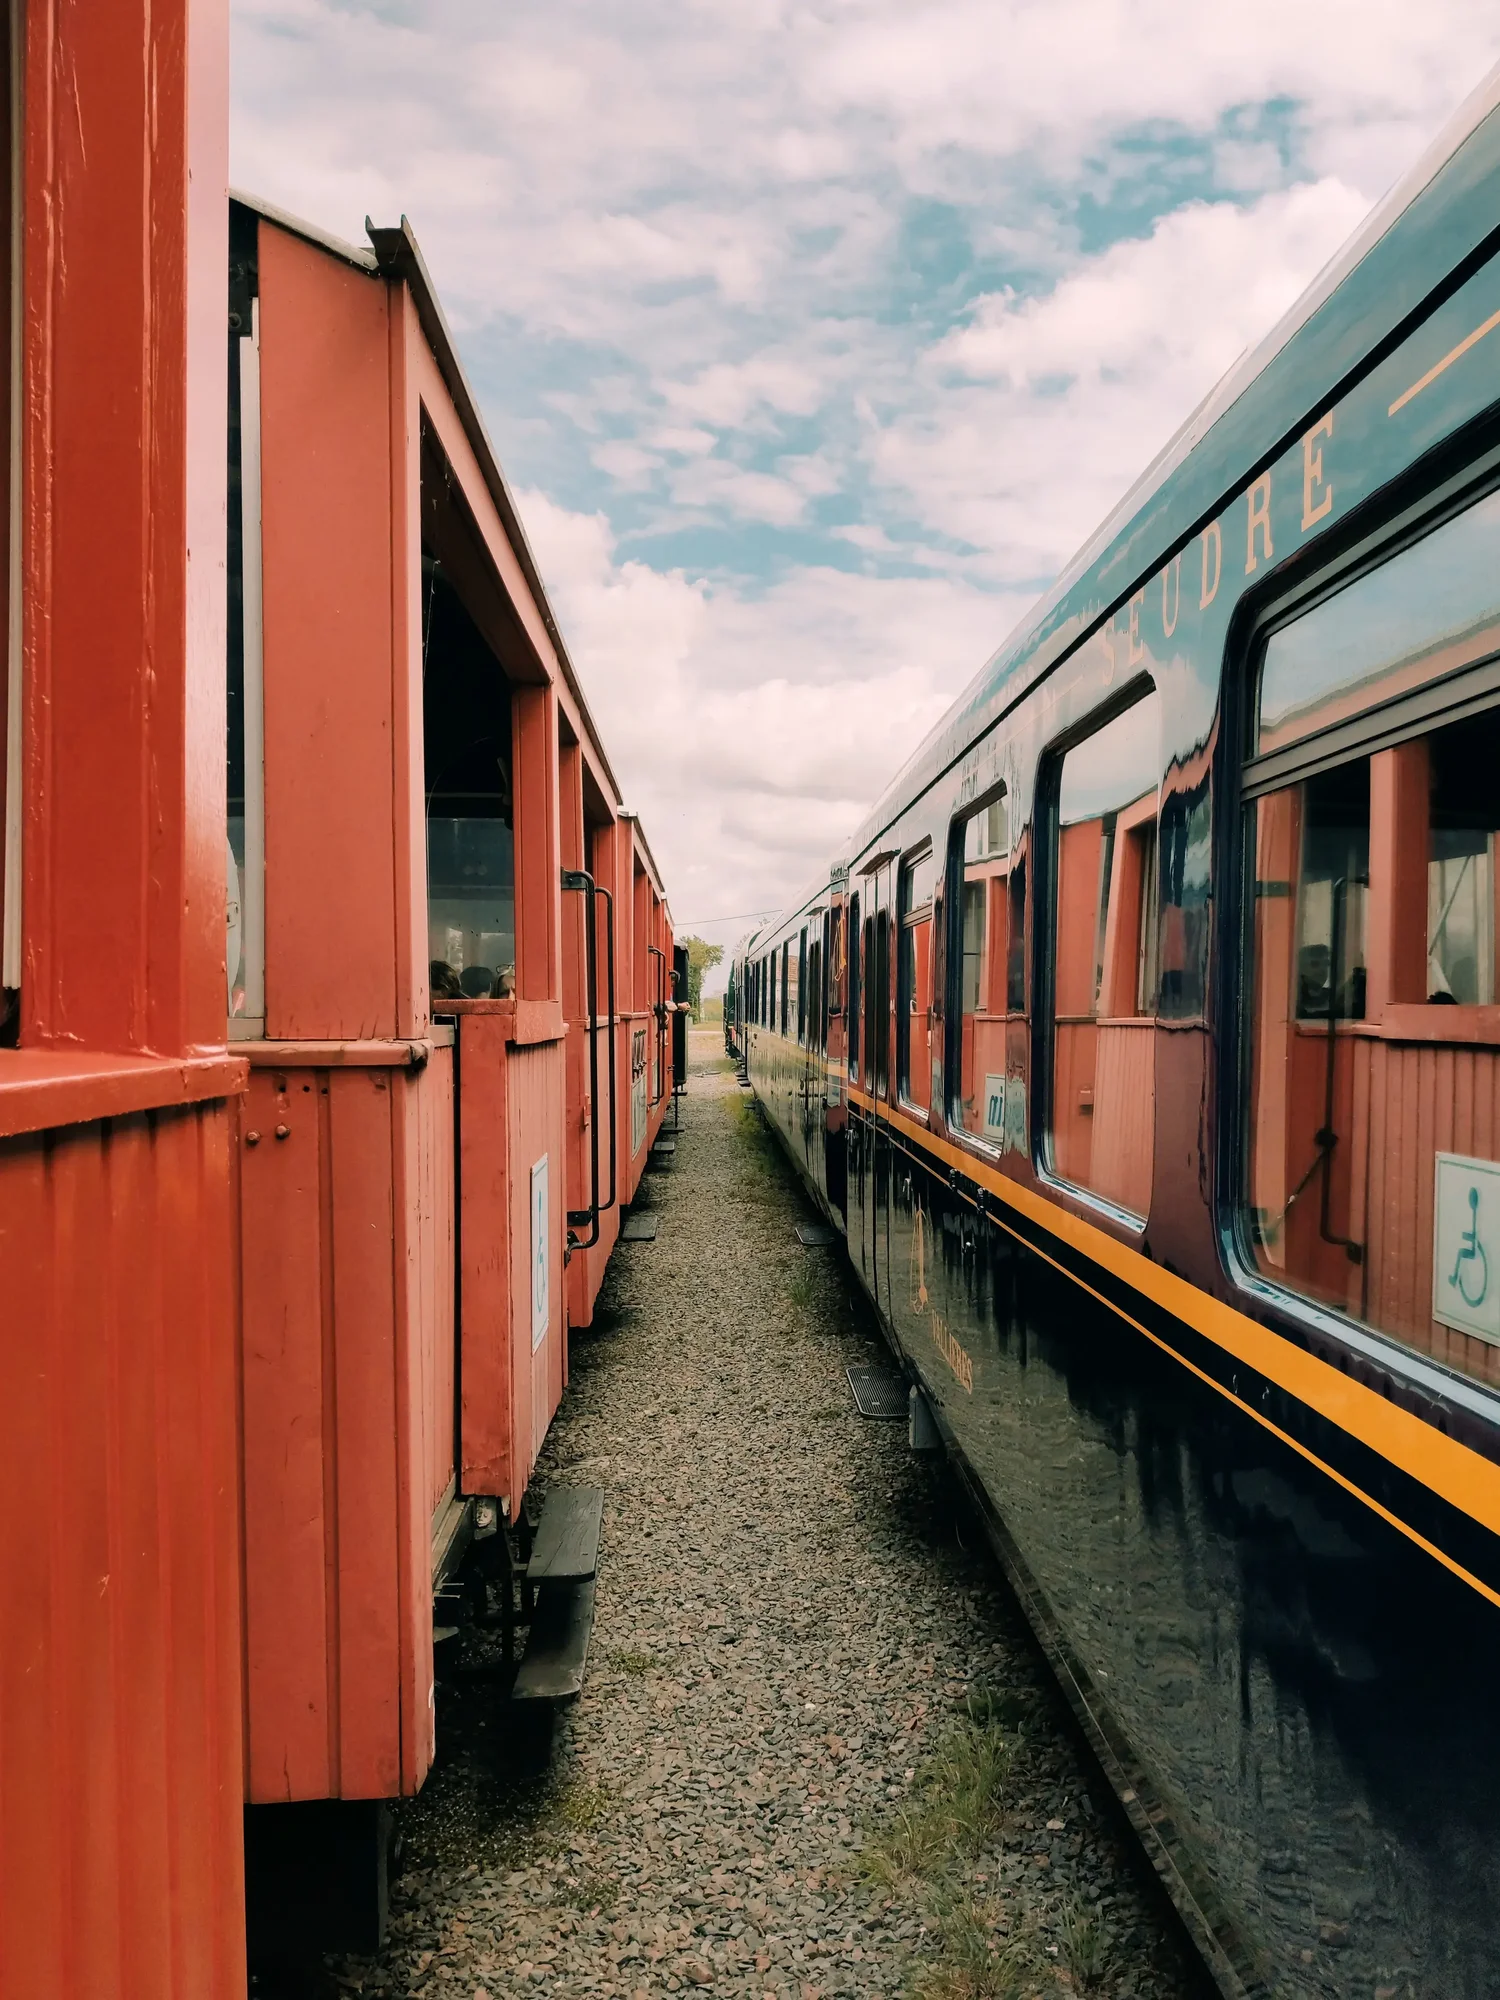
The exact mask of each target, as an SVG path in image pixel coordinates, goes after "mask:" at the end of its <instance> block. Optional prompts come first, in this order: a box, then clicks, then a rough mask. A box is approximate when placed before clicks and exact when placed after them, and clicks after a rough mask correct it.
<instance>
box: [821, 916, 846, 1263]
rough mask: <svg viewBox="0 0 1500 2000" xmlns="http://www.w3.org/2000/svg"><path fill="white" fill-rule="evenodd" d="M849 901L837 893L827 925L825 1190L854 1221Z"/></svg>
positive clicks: (834, 1205) (830, 1201)
mask: <svg viewBox="0 0 1500 2000" xmlns="http://www.w3.org/2000/svg"><path fill="white" fill-rule="evenodd" d="M848 915H849V902H848V898H847V897H846V896H844V895H843V894H841V893H840V892H838V891H835V892H834V895H833V898H832V907H831V908H830V910H829V912H828V914H827V916H826V918H825V919H824V923H825V925H826V936H827V946H826V949H825V959H826V964H827V972H826V974H825V991H824V1005H823V1022H824V1028H823V1044H824V1053H823V1105H824V1111H823V1190H824V1193H825V1194H826V1195H827V1196H828V1205H829V1207H830V1208H835V1209H837V1210H838V1212H839V1214H840V1215H842V1216H843V1218H844V1223H845V1227H846V1228H847V1226H848V1219H849V1165H848V1161H849V1148H848V1105H847V1098H848V1091H847V1088H846V1083H845V1077H846V1068H847V1061H848V1028H847V1000H848V979H849V971H848V957H849V954H848V945H847V936H848V933H847V918H848Z"/></svg>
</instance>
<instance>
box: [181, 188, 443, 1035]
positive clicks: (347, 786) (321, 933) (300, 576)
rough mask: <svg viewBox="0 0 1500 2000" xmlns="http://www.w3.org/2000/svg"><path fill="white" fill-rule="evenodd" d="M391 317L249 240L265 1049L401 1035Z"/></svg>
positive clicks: (352, 274) (294, 255) (346, 270)
mask: <svg viewBox="0 0 1500 2000" xmlns="http://www.w3.org/2000/svg"><path fill="white" fill-rule="evenodd" d="M389 318H390V309H389V305H388V294H387V289H386V286H385V285H384V284H383V283H381V282H380V281H378V280H376V279H374V278H370V277H367V276H365V275H364V274H363V273H361V272H359V271H357V270H355V269H353V268H352V267H351V266H349V265H347V264H345V263H343V262H341V261H340V260H339V259H337V258H335V257H330V256H329V255H328V254H327V253H326V252H324V251H322V250H319V249H317V248H316V247H315V246H313V245H311V244H308V243H304V242H302V241H300V240H299V239H298V238H296V237H293V236H290V235H289V234H287V232H286V231H284V230H281V229H277V228H275V227H274V226H272V225H270V224H262V226H261V230H260V326H261V439H262V443H261V457H262V502H261V508H262V516H263V523H264V525H263V531H262V542H263V566H264V582H263V596H264V626H265V760H266V762H265V769H266V777H265V805H266V1032H267V1034H268V1035H270V1036H271V1037H272V1038H273V1039H274V1038H277V1037H286V1038H288V1039H297V1038H302V1037H308V1036H311V1037H315V1038H324V1039H330V1038H331V1039H344V1038H348V1039H365V1038H368V1037H371V1036H380V1035H394V1034H396V1033H397V1032H398V1028H397V987H398V979H397V970H396V966H397V958H396V953H395V951H394V949H393V946H394V941H395V937H396V867H395V859H394V857H395V855H396V851H397V847H396V843H397V817H396V812H395V761H396V751H395V748H394V742H393V738H394V736H395V733H396V714H395V698H394V688H393V665H392V645H393V641H392V589H393V581H392V559H391V558H392V532H393V530H392V521H391V494H392V486H393V480H392V470H391V463H390V452H391V417H390V398H391V382H390V338H391V336H390V327H389V324H388V322H389ZM401 629H402V633H403V635H404V636H406V637H409V634H408V632H407V624H406V621H405V620H403V624H402V628H401ZM411 675H412V669H411V665H410V656H409V655H406V654H404V653H403V656H402V677H403V683H405V682H409V680H410V678H411ZM404 696H405V687H404V685H403V706H404V708H405V709H406V711H407V712H408V713H409V708H410V704H409V701H406V700H405V699H404ZM417 699H418V700H420V693H419V694H418V696H417ZM407 792H408V793H409V783H408V786H407ZM403 796H406V793H404V794H403ZM401 836H402V838H403V839H409V837H410V835H409V827H408V822H407V821H406V819H405V818H404V817H403V818H402V820H401ZM220 872H221V873H222V867H221V870H220Z"/></svg>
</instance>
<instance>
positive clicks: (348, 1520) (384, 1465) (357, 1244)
mask: <svg viewBox="0 0 1500 2000" xmlns="http://www.w3.org/2000/svg"><path fill="white" fill-rule="evenodd" d="M303 1074H304V1079H305V1077H306V1076H307V1075H308V1074H309V1073H308V1072H304V1073H303ZM310 1074H311V1075H313V1076H315V1077H317V1078H318V1080H319V1082H318V1088H319V1090H320V1092H321V1095H322V1101H323V1103H324V1105H325V1106H326V1126H325V1130H326V1135H327V1137H326V1147H327V1150H326V1164H325V1168H324V1174H323V1183H324V1187H325V1189H326V1195H325V1199H324V1201H323V1202H322V1203H321V1204H320V1212H321V1213H322V1215H323V1216H324V1217H325V1218H326V1224H325V1226H326V1228H327V1232H328V1237H327V1250H328V1261H329V1264H330V1266H331V1275H332V1283H331V1285H330V1286H329V1287H328V1290H327V1292H326V1293H325V1297H326V1298H327V1299H328V1305H329V1309H330V1312H329V1325H328V1328H327V1334H326V1338H325V1342H324V1353H325V1355H326V1357H327V1361H326V1365H327V1368H328V1375H327V1380H326V1387H325V1391H324V1394H325V1397H326V1406H327V1415H326V1418H325V1422H324V1427H323V1432H322V1436H321V1439H320V1442H321V1444H322V1456H323V1463H324V1481H325V1491H326V1492H327V1496H328V1514H327V1522H328V1532H327V1534H326V1536H325V1560H326V1562H327V1564H328V1568H329V1585H330V1588H329V1602H330V1618H329V1630H328V1637H329V1645H330V1679H331V1680H332V1682H333V1695H334V1716H333V1727H332V1729H331V1730H330V1752H331V1760H332V1768H331V1772H330V1776H331V1778H332V1780H333V1782H332V1785H331V1790H330V1795H331V1796H336V1797H342V1798H383V1797H386V1796H387V1795H389V1794H392V1793H394V1792H397V1791H399V1790H400V1772H401V1761H400V1756H399V1746H400V1741H401V1702H400V1697H401V1681H400V1657H401V1649H400V1623H399V1616H398V1599H397V1587H396V1576H397V1519H398V1510H399V1505H400V1501H399V1485H398V1479H397V1471H396V1464H397V1450H398V1446H397V1429H396V1425H397V1415H396V1411H397V1399H396V1296H395V1295H396V1270H395V1264H394V1254H393V1252H394V1246H395V1245H396V1244H397V1242H398V1241H399V1235H400V1232H399V1227H398V1218H397V1213H396V1206H395V1193H394V1169H393V1165H392V1151H393V1147H394V1146H395V1144H396V1142H397V1136H398V1135H397V1132H396V1107H395V1106H394V1105H393V1103H392V1096H393V1092H396V1091H400V1089H401V1088H402V1085H401V1081H400V1078H399V1076H398V1077H395V1078H393V1077H392V1074H391V1072H390V1071H389V1070H383V1069H350V1070H330V1071H326V1072H325V1071H316V1070H315V1071H312V1072H311V1073H310ZM294 1137H295V1135H294ZM266 1240H267V1241H268V1242H269V1241H270V1240H272V1239H266ZM307 1796H308V1797H317V1796H319V1794H317V1793H308V1794H307Z"/></svg>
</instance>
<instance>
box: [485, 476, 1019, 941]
mask: <svg viewBox="0 0 1500 2000" xmlns="http://www.w3.org/2000/svg"><path fill="white" fill-rule="evenodd" d="M518 499H519V504H520V507H521V510H522V514H523V516H524V518H525V520H526V522H527V526H528V530H529V532H530V535H531V538H532V542H533V546H534V547H535V549H536V552H537V560H538V562H539V564H540V565H541V569H542V573H543V576H544V577H545V578H546V581H547V588H548V593H549V595H550V596H551V598H552V600H553V603H554V605H555V607H556V609H557V612H558V616H559V619H560V621H561V624H562V628H563V630H564V632H565V633H566V634H567V637H568V645H569V650H570V652H571V654H572V657H573V660H574V663H575V665H576V666H577V668H578V671H579V674H580V676H581V678H582V681H583V684H584V690H585V693H586V695H587V698H588V701H589V705H590V708H591V710H592V712H593V715H594V718H595V720H596V722H597V723H598V725H599V728H600V731H601V733H602V735H603V738H604V741H605V744H606V746H607V749H608V752H609V756H610V761H611V763H612V764H613V765H614V768H615V770H616V773H617V775H618V776H619V778H620V781H621V784H622V785H623V786H624V788H625V790H626V791H627V793H628V794H629V803H630V804H631V805H632V806H634V807H635V809H636V810H637V811H640V812H641V813H642V814H643V815H644V817H645V823H646V826H647V829H648V832H649V835H650V838H651V842H652V846H653V849H654V851H655V852H656V855H657V858H658V860H659V861H660V862H661V864H662V866H663V868H664V869H665V870H666V873H667V878H668V884H669V887H670V889H671V894H672V901H673V904H674V907H675V908H676V909H677V910H678V912H679V913H680V914H681V915H683V916H684V917H691V916H695V915H697V916H711V915H715V914H717V913H718V912H719V911H725V912H728V911H734V910H739V909H742V908H749V907H752V906H756V905H759V904H763V903H764V904H767V905H771V904H775V903H777V902H780V901H782V900H784V899H786V898H788V897H790V896H791V895H793V894H795V893H798V892H799V891H800V889H801V888H802V886H803V885H804V884H805V883H806V882H807V880H808V879H809V878H810V877H811V876H812V875H813V874H814V873H815V872H816V870H817V868H818V867H819V866H821V865H822V863H824V862H825V861H827V860H829V859H831V858H833V857H834V856H835V855H836V854H837V853H838V851H839V849H840V846H841V843H842V842H843V840H844V839H845V838H846V836H847V835H848V834H849V832H850V831H851V830H852V828H853V827H854V825H855V823H856V822H857V821H858V819H859V817H860V815H861V813H862V812H863V811H864V810H865V808H866V807H867V806H868V804H869V801H870V798H871V796H872V794H873V792H874V791H875V790H876V789H878V786H879V783H880V780H881V779H882V778H883V777H884V776H885V775H886V774H888V773H889V772H890V771H891V770H893V769H894V768H895V766H896V765H897V764H898V763H899V762H900V761H901V760H902V759H903V758H904V757H905V756H906V755H907V754H908V752H909V751H910V749H911V747H912V745H913V744H914V743H916V742H917V741H918V740H919V738H920V737H921V735H922V734H923V733H924V731H925V730H926V729H928V728H929V727H930V726H931V725H932V723H933V722H935V721H936V719H937V717H938V716H939V715H940V714H941V713H942V711H943V709H944V707H945V706H946V705H947V702H948V699H949V697H950V694H951V691H952V687H953V685H954V675H955V672H956V673H957V675H958V677H959V678H963V677H964V676H966V675H967V674H969V673H972V672H973V671H974V670H975V669H976V668H977V667H978V666H979V665H980V663H981V661H982V660H983V659H984V656H985V654H986V652H987V651H988V649H989V647H990V645H991V644H992V642H993V639H994V637H995V631H996V621H997V620H999V621H1001V622H1002V623H1004V622H1007V621H1010V620H1012V619H1013V618H1014V617H1015V616H1017V615H1019V613H1020V611H1021V610H1022V609H1024V605H1025V599H1024V598H1020V597H1018V598H1013V599H1009V600H997V599H996V597H995V596H994V595H992V594H991V593H989V592H987V591H981V590H978V589H975V588H973V587H972V586H968V585H964V584H961V583H953V582H947V581H936V580H928V579H914V580H913V579H904V580H896V579H887V578H873V577H861V576H850V575H848V574H847V573H844V572H841V571H837V570H826V571H819V570H803V571H798V572H796V573H794V574H793V575H792V576H791V577H789V578H788V579H786V580H785V581H784V582H781V583H778V584H775V585H773V586H772V587H771V588H770V589H768V590H765V591H751V590H749V589H746V588H732V587H724V586H721V587H717V588H716V587H714V586H711V585H710V584H709V583H707V582H705V581H703V580H694V579H690V578H688V577H687V576H685V575H684V574H682V573H681V572H678V571H673V572H667V573H663V572H661V571H658V570H654V569H651V568H650V567H648V566H647V565H646V564H644V563H641V562H635V561H631V560H628V559H625V560H622V559H621V556H620V552H619V550H618V547H617V545H616V543H615V540H614V537H613V535H612V533H611V531H610V529H609V526H608V523H607V522H606V520H605V519H604V517H603V516H602V515H599V514H594V515H583V514H578V513H574V512H570V511H569V510H568V509H566V508H562V507H559V506H557V505H556V503H555V502H553V501H551V500H549V499H548V498H547V497H546V496H545V495H544V494H541V493H535V492H531V493H522V494H520V495H519V496H518ZM726 897H727V899H728V900H726Z"/></svg>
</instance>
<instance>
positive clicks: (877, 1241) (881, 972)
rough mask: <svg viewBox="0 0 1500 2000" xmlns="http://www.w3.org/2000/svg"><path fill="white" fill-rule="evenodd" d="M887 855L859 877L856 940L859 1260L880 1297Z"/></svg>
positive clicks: (886, 1175) (885, 1148)
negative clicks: (858, 931)
mask: <svg viewBox="0 0 1500 2000" xmlns="http://www.w3.org/2000/svg"><path fill="white" fill-rule="evenodd" d="M890 863H891V858H890V857H889V856H885V857H882V858H881V859H880V860H878V861H877V862H876V864H875V865H874V866H873V867H872V868H871V869H870V871H869V873H868V874H867V875H866V876H865V888H864V896H863V902H864V914H863V917H862V935H861V939H860V945H861V950H860V957H861V960H862V966H863V980H862V989H863V990H862V993H861V1000H862V1007H861V1016H862V1019H861V1022H860V1044H861V1048H860V1062H859V1087H860V1096H861V1101H862V1104H863V1107H864V1113H865V1117H864V1124H865V1137H864V1167H865V1172H864V1187H863V1197H864V1198H863V1201H862V1202H861V1205H860V1261H861V1264H862V1265H863V1268H864V1273H865V1279H866V1282H867V1283H868V1284H869V1287H870V1289H871V1291H872V1292H873V1293H874V1294H875V1296H876V1297H877V1298H879V1297H880V1296H881V1288H882V1284H883V1283H884V1271H885V1264H886V1262H887V1260H888V1255H889V1238H888V1235H887V1228H888V1223H887V1216H886V1209H887V1205H888V1202H887V1197H888V1182H889V1179H890V1135H889V1129H888V1126H887V1123H886V1119H885V1115H884V1114H885V1101H886V1097H887V1094H888V1092H889V1089H890V1068H891V1063H890V1050H891V1035H890V1017H891V975H890V937H891V865H890Z"/></svg>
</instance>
